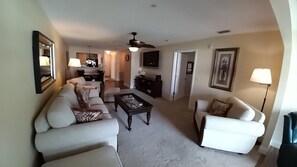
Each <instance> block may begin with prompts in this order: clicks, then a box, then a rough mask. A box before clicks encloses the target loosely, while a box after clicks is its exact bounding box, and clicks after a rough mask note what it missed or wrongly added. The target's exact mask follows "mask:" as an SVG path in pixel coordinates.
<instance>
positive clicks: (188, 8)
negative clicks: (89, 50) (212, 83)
mask: <svg viewBox="0 0 297 167" xmlns="http://www.w3.org/2000/svg"><path fill="white" fill-rule="evenodd" d="M38 1H39V2H40V4H41V6H42V8H43V10H44V12H45V14H46V15H47V16H48V17H49V19H50V20H51V22H52V24H53V25H54V27H55V28H56V29H57V30H58V32H59V33H60V34H61V35H62V37H63V38H64V40H65V41H66V42H67V43H68V44H69V45H70V46H88V45H90V46H91V47H98V48H103V49H111V50H116V49H121V48H123V47H126V45H125V43H127V42H128V40H129V39H131V38H132V36H131V35H129V33H131V32H132V31H136V32H138V35H137V36H136V39H138V40H141V41H144V42H146V43H149V44H152V45H155V46H160V45H167V44H173V43H180V42H186V41H193V40H197V39H204V38H210V37H217V36H221V35H219V34H217V31H220V30H225V29H230V30H231V33H228V34H227V35H229V34H239V33H248V32H257V31H266V30H277V29H278V26H277V23H276V20H275V17H274V14H273V11H272V8H271V5H270V3H269V0H38ZM153 4H154V5H156V7H152V5H153ZM225 35H226V34H225ZM167 40H168V41H167Z"/></svg>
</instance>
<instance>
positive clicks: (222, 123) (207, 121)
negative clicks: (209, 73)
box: [194, 97, 265, 154]
mask: <svg viewBox="0 0 297 167" xmlns="http://www.w3.org/2000/svg"><path fill="white" fill-rule="evenodd" d="M226 102H228V103H232V107H231V108H230V110H229V111H228V113H227V116H226V117H219V116H213V115H210V114H209V113H208V112H207V109H208V108H209V106H210V104H211V102H210V101H207V100H197V101H196V107H195V112H194V124H195V127H196V130H197V133H198V144H199V146H205V147H210V148H215V149H220V150H225V151H230V152H236V153H242V154H247V153H248V152H250V151H251V149H252V148H253V147H254V145H255V143H256V141H257V138H258V137H260V136H262V135H263V134H264V131H265V127H264V124H263V122H264V120H265V115H264V114H263V113H261V112H260V111H259V110H257V109H255V108H253V107H251V106H249V105H248V104H246V103H244V102H242V101H241V100H240V99H238V98H236V97H229V98H228V99H227V101H226Z"/></svg>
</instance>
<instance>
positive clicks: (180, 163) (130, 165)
mask: <svg viewBox="0 0 297 167" xmlns="http://www.w3.org/2000/svg"><path fill="white" fill-rule="evenodd" d="M121 92H122V93H126V92H133V93H135V94H137V95H139V96H140V97H142V98H143V99H145V100H146V101H148V102H149V103H151V104H152V105H153V106H154V107H153V110H152V117H151V121H150V123H151V124H150V125H149V126H147V125H146V124H145V123H144V122H145V121H146V114H139V115H134V116H133V120H132V126H131V127H132V130H131V131H130V132H129V131H128V130H127V129H126V128H127V115H126V113H125V112H124V111H123V110H122V109H121V108H120V107H119V108H118V112H114V104H113V103H107V107H108V109H109V111H110V113H111V114H112V116H113V117H115V118H117V119H118V122H119V125H120V132H119V135H118V146H119V147H118V153H119V156H120V159H121V161H122V163H123V165H124V167H254V166H255V165H256V163H257V160H258V159H259V157H260V154H259V153H257V149H258V146H255V148H254V149H253V150H252V151H251V152H250V153H249V154H247V155H239V154H236V153H230V152H225V151H220V150H215V149H210V148H201V147H199V146H198V145H197V144H196V143H197V136H196V133H195V130H194V126H193V121H192V119H193V117H192V116H193V114H192V112H191V111H189V110H187V103H188V101H187V100H188V99H187V98H184V99H182V100H179V101H176V102H168V101H165V100H163V99H161V98H156V99H153V98H152V97H150V96H148V95H146V94H143V93H141V92H138V91H136V90H121Z"/></svg>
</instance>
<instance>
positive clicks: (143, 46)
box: [140, 43, 155, 48]
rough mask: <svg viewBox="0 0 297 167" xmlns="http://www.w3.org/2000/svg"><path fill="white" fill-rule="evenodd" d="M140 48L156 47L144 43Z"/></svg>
mask: <svg viewBox="0 0 297 167" xmlns="http://www.w3.org/2000/svg"><path fill="white" fill-rule="evenodd" d="M140 47H142V48H155V46H154V45H151V44H146V43H144V44H142V45H140Z"/></svg>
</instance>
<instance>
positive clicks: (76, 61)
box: [65, 58, 81, 82]
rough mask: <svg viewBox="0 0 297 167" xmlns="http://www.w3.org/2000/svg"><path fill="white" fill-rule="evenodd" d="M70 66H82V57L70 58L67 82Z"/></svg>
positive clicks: (66, 69)
mask: <svg viewBox="0 0 297 167" xmlns="http://www.w3.org/2000/svg"><path fill="white" fill-rule="evenodd" d="M69 67H81V63H80V59H77V58H70V59H69V63H68V67H67V68H65V82H66V80H67V71H68V70H69Z"/></svg>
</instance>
